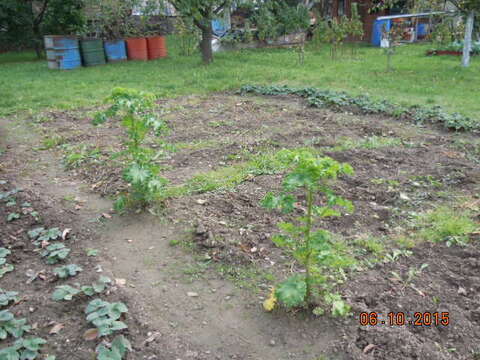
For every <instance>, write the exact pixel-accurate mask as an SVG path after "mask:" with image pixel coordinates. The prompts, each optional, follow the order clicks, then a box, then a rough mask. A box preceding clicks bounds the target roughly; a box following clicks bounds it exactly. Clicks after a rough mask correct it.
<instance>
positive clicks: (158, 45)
mask: <svg viewBox="0 0 480 360" xmlns="http://www.w3.org/2000/svg"><path fill="white" fill-rule="evenodd" d="M147 44H148V59H149V60H153V59H159V58H164V57H167V42H166V41H165V36H151V37H148V38H147Z"/></svg>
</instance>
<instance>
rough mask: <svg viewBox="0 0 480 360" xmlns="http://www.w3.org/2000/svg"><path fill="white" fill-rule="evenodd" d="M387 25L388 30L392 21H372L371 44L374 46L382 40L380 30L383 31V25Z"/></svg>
mask: <svg viewBox="0 0 480 360" xmlns="http://www.w3.org/2000/svg"><path fill="white" fill-rule="evenodd" d="M384 26H386V27H387V31H389V30H390V28H391V27H392V21H391V20H375V22H374V23H373V31H372V45H374V46H380V44H381V42H382V32H383V27H384Z"/></svg>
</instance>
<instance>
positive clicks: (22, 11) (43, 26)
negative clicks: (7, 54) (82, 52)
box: [0, 0, 83, 49]
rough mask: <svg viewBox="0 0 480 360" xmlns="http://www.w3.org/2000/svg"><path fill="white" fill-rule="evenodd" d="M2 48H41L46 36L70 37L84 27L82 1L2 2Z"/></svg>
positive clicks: (0, 33)
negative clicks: (64, 35) (63, 35)
mask: <svg viewBox="0 0 480 360" xmlns="http://www.w3.org/2000/svg"><path fill="white" fill-rule="evenodd" d="M0 23H1V24H2V31H1V32H0V47H2V48H7V49H16V48H23V47H28V48H39V47H40V46H41V43H42V37H43V35H44V34H69V33H72V32H74V31H75V30H77V29H78V28H79V27H80V26H81V25H82V24H83V17H82V1H81V0H25V1H24V0H2V1H1V2H0Z"/></svg>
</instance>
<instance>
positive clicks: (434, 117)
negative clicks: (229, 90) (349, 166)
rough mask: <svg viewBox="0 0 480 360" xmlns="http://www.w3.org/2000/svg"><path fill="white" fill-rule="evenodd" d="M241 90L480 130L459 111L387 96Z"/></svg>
mask: <svg viewBox="0 0 480 360" xmlns="http://www.w3.org/2000/svg"><path fill="white" fill-rule="evenodd" d="M240 91H241V93H255V94H260V95H297V96H301V97H304V98H306V99H307V101H308V103H309V105H310V106H312V107H317V108H324V107H328V108H331V109H333V110H336V111H342V110H343V109H347V108H349V109H351V108H352V107H353V108H356V109H358V110H359V111H361V112H362V113H365V114H384V115H389V116H394V117H402V118H408V119H411V120H412V121H414V122H415V123H417V124H423V123H433V124H441V125H442V126H443V127H445V128H447V129H453V130H457V131H475V130H480V125H479V123H478V122H476V121H475V120H474V119H472V118H469V117H466V116H463V115H461V114H458V113H447V112H446V111H444V110H443V109H442V108H441V107H439V106H434V107H423V106H410V107H404V106H400V105H397V104H394V103H391V102H389V101H386V100H381V101H378V100H373V99H371V98H369V97H368V96H365V95H362V96H356V97H354V96H350V95H348V94H347V93H345V92H335V91H328V90H318V89H315V88H308V87H307V88H291V87H288V86H253V85H246V86H243V87H242V88H241V90H240Z"/></svg>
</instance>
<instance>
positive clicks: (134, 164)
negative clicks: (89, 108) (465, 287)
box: [93, 88, 168, 212]
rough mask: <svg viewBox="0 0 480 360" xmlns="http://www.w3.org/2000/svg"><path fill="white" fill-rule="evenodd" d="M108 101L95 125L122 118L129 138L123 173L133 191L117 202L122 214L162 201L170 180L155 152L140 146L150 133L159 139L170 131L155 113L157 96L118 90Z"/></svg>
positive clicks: (117, 207) (118, 209)
mask: <svg viewBox="0 0 480 360" xmlns="http://www.w3.org/2000/svg"><path fill="white" fill-rule="evenodd" d="M107 101H108V102H109V103H112V106H111V107H110V108H109V109H108V110H106V111H105V112H102V113H98V114H97V115H96V117H95V120H94V122H93V123H94V124H95V125H99V124H102V123H104V122H105V121H106V120H107V119H108V118H114V117H116V116H119V117H121V123H122V125H123V126H124V127H125V128H126V130H127V136H128V140H127V141H126V142H125V145H126V147H127V150H126V153H127V157H128V159H127V160H128V161H129V165H127V166H126V168H125V169H124V171H123V179H124V180H125V181H126V182H128V183H129V184H130V190H129V191H128V193H125V194H123V195H121V196H120V197H119V198H118V199H117V201H116V202H115V208H116V210H117V211H120V212H121V211H123V210H124V209H125V208H126V207H132V206H141V207H144V206H146V205H149V204H152V203H153V202H155V201H157V200H161V198H162V196H161V193H162V191H164V189H165V187H166V184H167V180H166V179H165V178H162V177H160V176H159V171H160V167H159V166H158V165H157V164H156V163H155V159H154V154H153V152H152V150H151V149H149V148H146V147H142V146H141V145H142V143H143V142H144V140H145V137H146V135H147V134H148V132H149V131H153V132H154V133H155V134H156V135H157V136H160V135H162V134H165V133H166V132H167V130H168V128H167V126H166V124H165V122H164V121H161V120H160V119H158V118H157V117H156V116H155V114H154V113H153V110H154V108H155V96H154V95H153V94H147V93H143V92H140V91H137V90H131V89H121V88H117V89H114V90H113V93H112V95H111V96H110V97H109V98H108V99H107Z"/></svg>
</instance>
